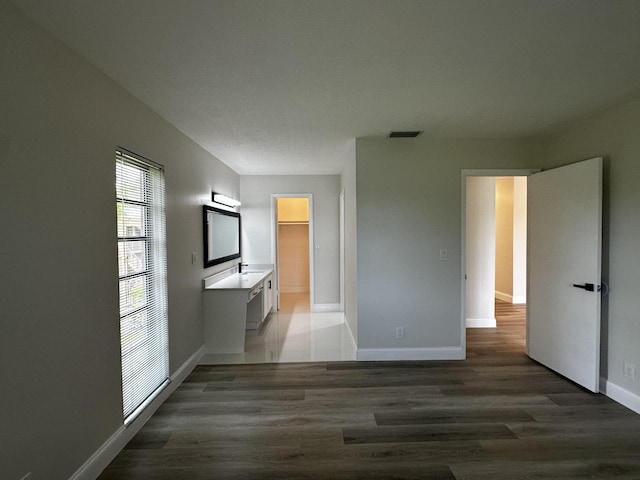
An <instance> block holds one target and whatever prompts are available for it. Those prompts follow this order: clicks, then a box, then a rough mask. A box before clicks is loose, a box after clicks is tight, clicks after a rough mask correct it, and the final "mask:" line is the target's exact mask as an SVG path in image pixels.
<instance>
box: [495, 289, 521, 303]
mask: <svg viewBox="0 0 640 480" xmlns="http://www.w3.org/2000/svg"><path fill="white" fill-rule="evenodd" d="M495 297H496V298H497V299H498V300H502V301H503V302H507V303H513V304H514V305H519V304H523V303H527V297H526V296H525V295H509V294H508V293H504V292H499V291H498V290H496V292H495Z"/></svg>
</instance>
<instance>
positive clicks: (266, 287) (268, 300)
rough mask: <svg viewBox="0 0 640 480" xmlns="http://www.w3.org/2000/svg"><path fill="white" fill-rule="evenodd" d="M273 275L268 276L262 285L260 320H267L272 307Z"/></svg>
mask: <svg viewBox="0 0 640 480" xmlns="http://www.w3.org/2000/svg"><path fill="white" fill-rule="evenodd" d="M272 279H273V275H272V274H269V276H268V277H267V278H265V280H264V283H263V290H262V295H263V302H262V320H264V319H266V318H267V315H269V312H271V308H272V307H273V281H272Z"/></svg>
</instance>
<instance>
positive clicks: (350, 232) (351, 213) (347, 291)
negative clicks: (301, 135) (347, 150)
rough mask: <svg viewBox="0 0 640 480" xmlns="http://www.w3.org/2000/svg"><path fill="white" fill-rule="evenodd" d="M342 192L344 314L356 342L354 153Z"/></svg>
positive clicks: (345, 168)
mask: <svg viewBox="0 0 640 480" xmlns="http://www.w3.org/2000/svg"><path fill="white" fill-rule="evenodd" d="M341 185H342V190H343V191H344V216H345V219H344V230H345V232H344V243H345V246H344V250H345V252H344V254H345V261H344V263H345V272H344V314H345V320H346V321H347V323H348V325H349V328H350V329H351V333H353V336H354V340H356V343H357V340H358V269H357V267H358V238H357V210H356V152H355V143H354V151H353V156H352V157H351V158H350V159H349V160H347V163H346V165H345V166H344V170H343V171H342V176H341Z"/></svg>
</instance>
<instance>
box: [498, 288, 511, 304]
mask: <svg viewBox="0 0 640 480" xmlns="http://www.w3.org/2000/svg"><path fill="white" fill-rule="evenodd" d="M495 297H496V298H497V299H498V300H502V301H503V302H507V303H513V297H512V296H511V295H509V294H508V293H503V292H499V291H498V290H496V292H495Z"/></svg>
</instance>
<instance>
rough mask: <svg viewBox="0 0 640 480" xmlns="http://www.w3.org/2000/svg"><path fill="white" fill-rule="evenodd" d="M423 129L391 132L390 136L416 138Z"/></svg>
mask: <svg viewBox="0 0 640 480" xmlns="http://www.w3.org/2000/svg"><path fill="white" fill-rule="evenodd" d="M421 133H422V132H421V131H416V132H400V131H398V132H389V138H416V137H417V136H418V135H420V134H421Z"/></svg>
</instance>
